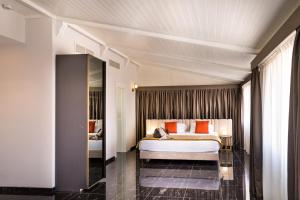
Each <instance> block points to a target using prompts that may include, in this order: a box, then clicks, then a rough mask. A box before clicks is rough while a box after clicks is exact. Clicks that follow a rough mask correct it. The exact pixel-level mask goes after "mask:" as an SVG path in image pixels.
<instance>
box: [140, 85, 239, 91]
mask: <svg viewBox="0 0 300 200" xmlns="http://www.w3.org/2000/svg"><path fill="white" fill-rule="evenodd" d="M226 88H228V89H229V88H240V85H239V84H229V85H187V86H144V87H138V89H137V90H138V91H143V90H181V89H226Z"/></svg>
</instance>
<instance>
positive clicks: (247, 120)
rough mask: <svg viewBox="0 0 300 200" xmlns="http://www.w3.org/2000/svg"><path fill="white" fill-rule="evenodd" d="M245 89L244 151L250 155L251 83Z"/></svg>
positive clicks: (244, 86)
mask: <svg viewBox="0 0 300 200" xmlns="http://www.w3.org/2000/svg"><path fill="white" fill-rule="evenodd" d="M242 89H243V104H242V105H243V107H242V110H243V116H242V121H243V128H244V149H245V150H246V152H247V153H248V154H249V153H250V115H251V111H250V106H251V81H248V82H247V83H245V84H244V85H243V87H242Z"/></svg>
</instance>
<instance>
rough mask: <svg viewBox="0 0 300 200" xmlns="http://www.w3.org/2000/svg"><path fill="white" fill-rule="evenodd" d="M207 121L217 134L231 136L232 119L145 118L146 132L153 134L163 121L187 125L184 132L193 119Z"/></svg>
mask: <svg viewBox="0 0 300 200" xmlns="http://www.w3.org/2000/svg"><path fill="white" fill-rule="evenodd" d="M196 120H197V121H209V123H210V124H211V125H212V126H213V127H214V132H217V134H218V135H230V136H232V119H147V120H146V134H153V132H154V130H155V129H156V128H159V127H161V124H163V123H164V122H175V121H176V122H179V123H184V124H186V126H187V130H186V132H189V130H190V125H191V123H192V122H194V121H196Z"/></svg>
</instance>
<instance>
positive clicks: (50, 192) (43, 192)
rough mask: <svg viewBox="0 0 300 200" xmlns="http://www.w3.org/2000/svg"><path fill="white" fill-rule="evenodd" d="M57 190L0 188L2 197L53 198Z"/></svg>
mask: <svg viewBox="0 0 300 200" xmlns="http://www.w3.org/2000/svg"><path fill="white" fill-rule="evenodd" d="M54 191H55V188H30V187H0V195H5V194H7V195H39V196H51V195H53V194H54Z"/></svg>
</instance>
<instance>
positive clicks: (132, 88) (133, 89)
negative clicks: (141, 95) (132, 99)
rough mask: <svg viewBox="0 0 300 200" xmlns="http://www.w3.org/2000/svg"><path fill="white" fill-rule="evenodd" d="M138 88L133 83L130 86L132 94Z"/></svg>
mask: <svg viewBox="0 0 300 200" xmlns="http://www.w3.org/2000/svg"><path fill="white" fill-rule="evenodd" d="M138 87H139V86H138V85H137V84H136V83H133V84H132V86H131V90H132V92H135V91H136V90H137V89H138Z"/></svg>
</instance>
